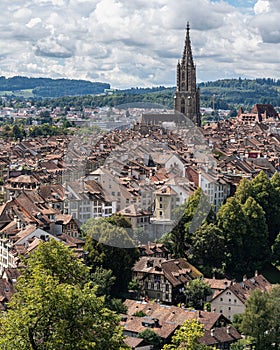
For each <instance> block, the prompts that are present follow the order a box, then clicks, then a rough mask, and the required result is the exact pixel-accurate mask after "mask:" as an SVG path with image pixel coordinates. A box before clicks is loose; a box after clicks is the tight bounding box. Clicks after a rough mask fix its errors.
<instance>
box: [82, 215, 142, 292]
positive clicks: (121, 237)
mask: <svg viewBox="0 0 280 350" xmlns="http://www.w3.org/2000/svg"><path fill="white" fill-rule="evenodd" d="M81 229H82V232H83V235H84V236H85V238H86V243H85V251H86V252H87V257H86V263H87V265H88V266H90V268H91V271H92V272H93V273H94V271H95V269H96V268H97V267H98V266H99V267H102V268H104V269H111V270H112V272H113V276H114V277H115V278H116V280H115V283H114V286H113V288H112V293H111V294H112V296H114V297H122V296H123V294H124V293H126V292H127V286H128V283H129V281H131V278H132V272H131V269H132V267H133V265H134V263H135V261H136V260H137V259H138V257H139V251H138V249H137V248H136V247H135V244H134V242H133V241H132V239H131V238H130V236H129V234H128V232H127V230H126V229H124V228H122V227H118V226H116V225H113V224H111V223H109V222H108V221H107V220H106V219H98V220H96V219H89V220H88V221H87V222H86V223H85V224H84V225H83V226H82V228H81Z"/></svg>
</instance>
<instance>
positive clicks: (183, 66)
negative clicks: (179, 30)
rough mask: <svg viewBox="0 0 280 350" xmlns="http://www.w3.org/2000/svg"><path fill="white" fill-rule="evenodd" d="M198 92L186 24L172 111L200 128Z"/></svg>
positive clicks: (188, 28) (188, 30) (188, 29)
mask: <svg viewBox="0 0 280 350" xmlns="http://www.w3.org/2000/svg"><path fill="white" fill-rule="evenodd" d="M199 99H200V91H199V88H197V87H196V67H195V65H194V62H193V57H192V48H191V40H190V26H189V23H188V24H187V32H186V40H185V47H184V52H183V57H182V60H181V62H180V61H179V62H178V65H177V88H176V93H175V96H174V109H175V111H176V112H180V113H182V114H184V115H185V116H186V117H187V118H189V119H191V120H192V121H193V122H194V123H195V124H196V125H198V126H200V124H201V119H200V101H199Z"/></svg>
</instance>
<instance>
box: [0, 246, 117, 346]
mask: <svg viewBox="0 0 280 350" xmlns="http://www.w3.org/2000/svg"><path fill="white" fill-rule="evenodd" d="M26 266H27V267H26V268H24V269H22V275H21V276H20V277H19V279H18V281H17V285H16V289H17V291H16V293H15V294H14V296H13V297H12V299H11V302H10V303H9V305H8V311H7V313H4V314H2V315H1V319H0V323H1V327H0V347H1V349H6V350H9V349H11V350H16V349H18V350H41V349H44V350H45V349H50V350H52V349H53V350H54V349H56V350H68V349H69V350H75V349H77V350H78V349H93V350H101V349H105V348H106V349H111V350H115V349H121V348H122V345H123V338H122V329H121V327H120V326H119V318H118V317H117V315H116V314H115V313H113V312H112V311H110V310H108V309H107V308H105V306H104V298H102V297H97V296H96V288H93V285H92V283H90V282H88V268H86V267H85V266H84V265H83V264H82V262H81V261H80V260H78V258H76V257H75V255H74V253H73V252H72V251H70V250H69V248H67V247H66V246H64V244H63V243H60V242H57V241H55V240H51V241H50V242H46V243H41V244H40V245H39V247H38V248H37V249H36V250H35V252H34V253H32V254H31V255H30V257H29V259H28V260H27V261H26Z"/></svg>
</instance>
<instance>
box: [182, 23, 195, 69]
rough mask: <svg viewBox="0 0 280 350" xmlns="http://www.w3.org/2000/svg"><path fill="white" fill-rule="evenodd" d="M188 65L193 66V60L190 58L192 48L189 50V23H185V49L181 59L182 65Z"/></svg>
mask: <svg viewBox="0 0 280 350" xmlns="http://www.w3.org/2000/svg"><path fill="white" fill-rule="evenodd" d="M185 63H187V64H190V65H191V66H193V58H192V48H191V39H190V22H189V21H187V26H186V39H185V47H184V52H183V57H182V64H185Z"/></svg>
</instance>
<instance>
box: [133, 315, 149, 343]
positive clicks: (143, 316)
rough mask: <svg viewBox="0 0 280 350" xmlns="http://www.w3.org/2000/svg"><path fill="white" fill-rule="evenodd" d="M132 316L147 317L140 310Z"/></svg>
mask: <svg viewBox="0 0 280 350" xmlns="http://www.w3.org/2000/svg"><path fill="white" fill-rule="evenodd" d="M133 316H135V317H145V316H147V315H146V314H145V312H144V311H142V310H140V311H137V312H135V313H134V314H133ZM139 338H140V337H139Z"/></svg>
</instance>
